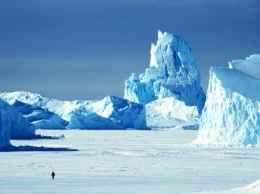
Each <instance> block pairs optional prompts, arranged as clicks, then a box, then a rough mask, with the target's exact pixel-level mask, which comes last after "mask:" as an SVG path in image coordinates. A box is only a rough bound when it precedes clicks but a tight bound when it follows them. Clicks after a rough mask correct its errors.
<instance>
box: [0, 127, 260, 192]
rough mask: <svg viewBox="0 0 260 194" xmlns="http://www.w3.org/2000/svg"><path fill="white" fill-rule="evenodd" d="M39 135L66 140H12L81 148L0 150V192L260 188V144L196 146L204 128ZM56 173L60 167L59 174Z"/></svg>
mask: <svg viewBox="0 0 260 194" xmlns="http://www.w3.org/2000/svg"><path fill="white" fill-rule="evenodd" d="M37 133H38V134H42V135H55V134H61V133H62V134H64V135H65V138H63V139H58V140H53V139H41V140H30V141H29V140H26V141H21V140H12V141H11V142H12V144H13V145H31V146H45V147H52V148H57V150H58V149H59V148H61V147H68V148H74V149H78V150H79V151H73V152H72V151H71V152H61V151H48V152H44V151H38V152H35V151H33V152H0V158H1V160H0V165H1V166H2V168H0V185H1V189H0V193H1V194H9V193H21V194H25V193H26V194H30V193H34V194H37V193H44V194H48V193H50V194H60V193H64V194H66V193H68V194H71V193H93V194H94V193H102V194H103V193H111V194H115V193H120V194H121V193H135V194H136V193H137V194H138V193H151V194H161V193H164V194H168V193H169V194H172V193H181V194H192V193H208V194H213V193H223V192H224V191H225V193H229V192H230V191H233V190H232V189H233V188H240V187H243V188H242V189H239V192H233V193H239V194H247V193H250V192H251V191H255V193H257V191H258V192H259V181H258V182H255V181H257V180H259V174H260V169H259V168H258V167H257V164H258V163H259V160H260V150H259V149H258V148H245V147H241V148H232V147H205V146H204V147H200V146H191V145H190V144H189V142H191V141H192V140H193V139H194V138H195V137H196V136H197V133H198V131H189V130H167V131H147V130H141V131H140V130H127V131H122V130H119V131H118V130H111V131H104V130H102V131H100V130H98V131H97V130H88V131H82V130H68V131H67V130H65V131H64V130H63V131H62V130H61V131H53V130H52V131H51V130H49V131H48V130H37ZM3 158H4V159H3ZM52 171H55V173H56V176H55V179H54V180H52V179H51V172H52ZM253 182H255V183H254V185H250V184H251V183H253ZM246 185H249V186H247V187H244V186H246ZM230 193H231V192H230ZM251 193H253V192H251Z"/></svg>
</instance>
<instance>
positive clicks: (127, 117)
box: [0, 91, 148, 129]
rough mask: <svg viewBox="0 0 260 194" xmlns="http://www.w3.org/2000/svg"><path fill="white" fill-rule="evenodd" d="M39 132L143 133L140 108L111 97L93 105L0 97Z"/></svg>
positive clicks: (27, 96) (32, 96)
mask: <svg viewBox="0 0 260 194" xmlns="http://www.w3.org/2000/svg"><path fill="white" fill-rule="evenodd" d="M0 98H2V99H3V100H5V101H6V102H8V103H9V104H10V105H12V106H14V107H15V108H16V109H17V110H19V111H20V112H21V113H22V114H23V115H24V117H27V118H28V120H29V121H30V122H31V123H32V124H34V125H35V127H36V128H41V129H62V128H63V129H65V128H67V129H126V128H135V129H147V128H148V127H147V125H146V119H145V108H144V105H142V104H137V103H134V102H130V101H128V100H125V99H121V98H118V97H114V96H107V97H105V98H104V99H102V100H97V101H79V100H76V101H60V100H56V99H51V98H46V97H43V96H41V95H39V94H35V93H30V92H24V91H20V92H11V93H5V92H2V93H0Z"/></svg>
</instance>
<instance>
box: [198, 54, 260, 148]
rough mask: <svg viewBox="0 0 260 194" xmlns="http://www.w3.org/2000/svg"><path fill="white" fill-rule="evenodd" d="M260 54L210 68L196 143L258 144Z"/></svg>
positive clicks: (259, 140) (259, 137) (259, 124)
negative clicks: (223, 66) (223, 65)
mask: <svg viewBox="0 0 260 194" xmlns="http://www.w3.org/2000/svg"><path fill="white" fill-rule="evenodd" d="M259 75H260V55H259V54H258V55H251V56H250V57H247V58H246V60H235V61H232V62H230V63H229V68H217V67H212V68H211V70H210V79H209V87H208V91H207V100H206V103H205V107H204V109H203V111H202V116H201V122H200V127H199V135H198V137H197V139H196V141H195V143H202V144H228V145H238V146H240V145H243V146H248V145H260V92H259V91H260V90H259V89H260V76H259Z"/></svg>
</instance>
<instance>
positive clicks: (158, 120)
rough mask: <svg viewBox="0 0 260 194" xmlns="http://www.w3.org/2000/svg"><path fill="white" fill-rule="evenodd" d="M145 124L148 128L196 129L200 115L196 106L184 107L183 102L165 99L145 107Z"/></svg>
mask: <svg viewBox="0 0 260 194" xmlns="http://www.w3.org/2000/svg"><path fill="white" fill-rule="evenodd" d="M145 108H146V122H147V125H148V126H149V127H150V128H172V127H176V126H178V127H182V128H185V127H189V128H191V126H193V128H194V127H196V126H197V123H198V121H199V118H200V115H199V112H198V107H197V106H186V105H185V103H184V102H182V101H179V100H177V99H175V98H174V97H167V98H162V99H158V100H154V101H152V102H149V103H147V104H146V105H145Z"/></svg>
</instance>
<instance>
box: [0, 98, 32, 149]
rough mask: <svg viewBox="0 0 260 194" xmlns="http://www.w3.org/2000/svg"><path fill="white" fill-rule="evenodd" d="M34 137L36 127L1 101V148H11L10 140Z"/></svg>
mask: <svg viewBox="0 0 260 194" xmlns="http://www.w3.org/2000/svg"><path fill="white" fill-rule="evenodd" d="M34 136H35V127H34V126H33V125H32V124H31V123H30V122H29V121H28V120H27V119H26V118H24V117H23V116H22V114H21V113H20V112H19V111H17V110H16V109H15V108H14V107H12V106H10V105H9V104H7V103H6V102H4V101H3V100H2V99H0V147H8V146H10V139H17V138H31V137H34Z"/></svg>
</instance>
